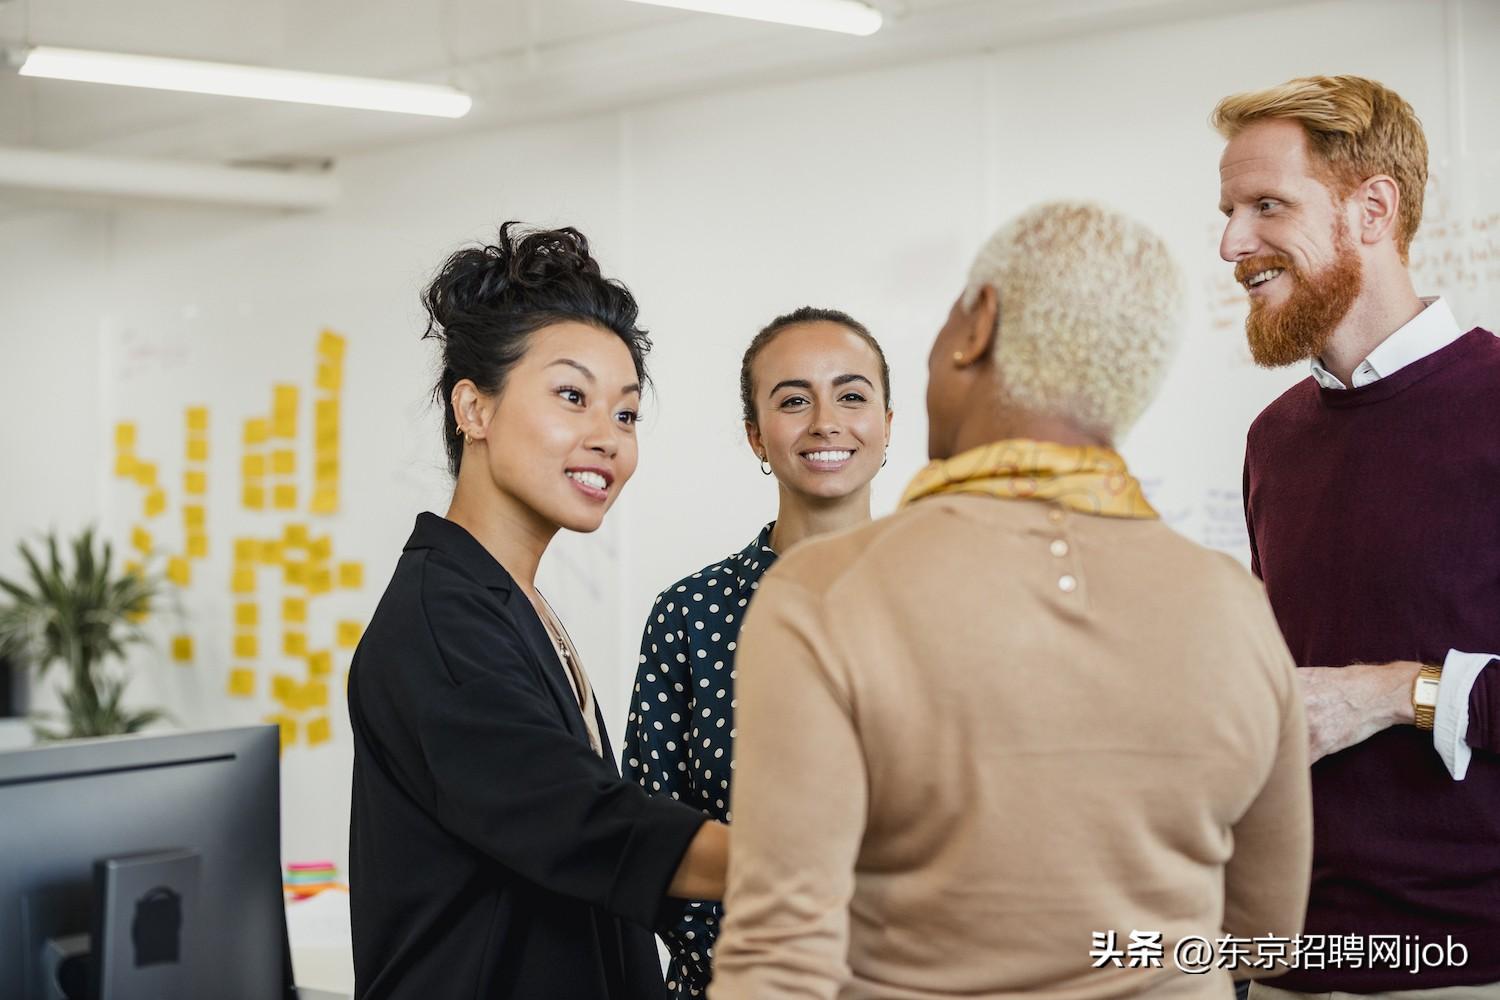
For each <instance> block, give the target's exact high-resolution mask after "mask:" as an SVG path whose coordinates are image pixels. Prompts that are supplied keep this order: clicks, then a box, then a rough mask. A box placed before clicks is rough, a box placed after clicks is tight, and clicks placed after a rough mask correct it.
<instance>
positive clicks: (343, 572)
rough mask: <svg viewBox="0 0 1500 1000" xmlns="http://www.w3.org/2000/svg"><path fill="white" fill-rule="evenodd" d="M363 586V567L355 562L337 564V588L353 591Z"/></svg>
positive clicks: (362, 564)
mask: <svg viewBox="0 0 1500 1000" xmlns="http://www.w3.org/2000/svg"><path fill="white" fill-rule="evenodd" d="M364 585H365V565H364V563H357V562H342V563H339V586H340V587H343V588H344V589H345V590H354V589H356V588H359V587H363V586H364Z"/></svg>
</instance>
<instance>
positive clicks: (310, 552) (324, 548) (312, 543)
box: [307, 535, 333, 562]
mask: <svg viewBox="0 0 1500 1000" xmlns="http://www.w3.org/2000/svg"><path fill="white" fill-rule="evenodd" d="M307 558H309V559H311V560H312V561H313V562H327V561H328V560H329V559H331V558H333V539H332V538H329V537H328V536H327V535H319V536H318V537H317V538H313V539H309V540H308V543H307Z"/></svg>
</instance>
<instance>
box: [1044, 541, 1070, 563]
mask: <svg viewBox="0 0 1500 1000" xmlns="http://www.w3.org/2000/svg"><path fill="white" fill-rule="evenodd" d="M1048 548H1050V549H1051V551H1052V554H1053V555H1055V556H1057V558H1059V559H1061V558H1062V557H1063V556H1065V555H1067V554H1068V543H1067V542H1065V541H1063V540H1062V539H1061V538H1055V539H1053V540H1052V544H1051V545H1050V546H1048Z"/></svg>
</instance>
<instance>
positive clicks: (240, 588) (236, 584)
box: [229, 566, 255, 594]
mask: <svg viewBox="0 0 1500 1000" xmlns="http://www.w3.org/2000/svg"><path fill="white" fill-rule="evenodd" d="M229 589H230V590H231V591H233V592H234V593H236V594H253V593H255V570H253V569H251V568H250V567H248V566H242V567H240V568H239V569H236V570H235V571H234V573H233V574H232V575H231V576H230V578H229Z"/></svg>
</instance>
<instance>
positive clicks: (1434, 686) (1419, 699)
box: [1412, 677, 1438, 707]
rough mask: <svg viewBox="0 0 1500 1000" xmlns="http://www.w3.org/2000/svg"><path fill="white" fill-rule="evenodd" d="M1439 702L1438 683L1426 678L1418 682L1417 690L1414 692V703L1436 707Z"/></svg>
mask: <svg viewBox="0 0 1500 1000" xmlns="http://www.w3.org/2000/svg"><path fill="white" fill-rule="evenodd" d="M1437 700H1438V682H1437V681H1435V680H1430V679H1428V678H1426V677H1424V678H1422V679H1421V680H1419V681H1417V686H1416V690H1415V691H1413V692H1412V701H1414V702H1415V703H1417V704H1418V705H1425V706H1429V707H1430V706H1432V705H1436V704H1437Z"/></svg>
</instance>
